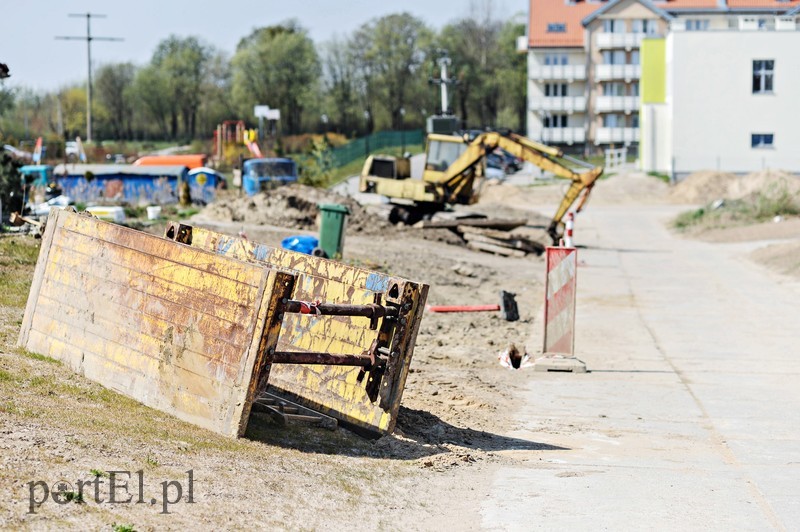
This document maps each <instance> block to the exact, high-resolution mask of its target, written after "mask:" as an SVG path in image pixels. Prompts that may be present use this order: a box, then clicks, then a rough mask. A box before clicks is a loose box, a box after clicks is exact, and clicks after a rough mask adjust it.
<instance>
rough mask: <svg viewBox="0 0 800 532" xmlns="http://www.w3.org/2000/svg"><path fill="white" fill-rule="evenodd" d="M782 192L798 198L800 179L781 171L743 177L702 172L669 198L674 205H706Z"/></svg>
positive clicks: (675, 189) (691, 177)
mask: <svg viewBox="0 0 800 532" xmlns="http://www.w3.org/2000/svg"><path fill="white" fill-rule="evenodd" d="M783 188H785V190H786V191H787V192H789V193H790V194H793V195H798V194H800V178H798V177H797V176H795V175H793V174H791V173H789V172H784V171H782V170H762V171H760V172H753V173H751V174H747V175H745V176H737V175H734V174H730V173H727V172H712V171H702V172H695V173H693V174H690V175H689V176H688V177H686V179H684V180H682V181H681V182H679V183H678V184H677V185H675V187H674V188H673V189H672V191H671V193H670V195H671V196H672V198H673V199H675V200H677V201H683V202H687V203H709V202H712V201H714V200H717V199H720V198H724V199H742V198H749V197H753V196H754V195H757V194H759V193H767V194H773V195H774V193H775V192H776V191H779V190H781V189H783Z"/></svg>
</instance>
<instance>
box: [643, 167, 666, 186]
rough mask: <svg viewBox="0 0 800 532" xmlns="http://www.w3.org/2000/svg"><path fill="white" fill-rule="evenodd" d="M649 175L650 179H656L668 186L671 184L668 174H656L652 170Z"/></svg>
mask: <svg viewBox="0 0 800 532" xmlns="http://www.w3.org/2000/svg"><path fill="white" fill-rule="evenodd" d="M647 175H649V176H650V177H655V178H656V179H658V180H660V181H663V182H664V183H666V184H670V183H671V179H670V178H669V176H668V175H667V174H662V173H661V172H654V171H652V170H651V171H650V172H647Z"/></svg>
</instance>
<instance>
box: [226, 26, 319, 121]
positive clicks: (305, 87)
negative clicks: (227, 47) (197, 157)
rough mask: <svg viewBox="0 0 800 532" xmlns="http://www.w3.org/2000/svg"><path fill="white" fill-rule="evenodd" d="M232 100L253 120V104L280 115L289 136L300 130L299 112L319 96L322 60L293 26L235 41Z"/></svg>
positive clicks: (262, 30)
mask: <svg viewBox="0 0 800 532" xmlns="http://www.w3.org/2000/svg"><path fill="white" fill-rule="evenodd" d="M231 63H232V70H233V88H232V90H233V98H234V101H235V102H236V105H237V107H238V108H239V112H240V113H242V114H243V115H244V116H251V115H252V112H253V111H252V110H253V106H254V105H269V106H270V107H272V108H275V109H279V110H280V111H281V119H282V121H283V123H284V124H285V125H286V129H287V130H288V132H289V133H298V132H300V131H301V126H302V116H303V111H304V110H305V109H306V108H309V107H311V106H312V105H313V103H314V101H315V100H316V99H318V97H319V86H318V81H319V78H320V71H321V69H320V61H319V57H318V55H317V51H316V49H315V48H314V43H313V42H312V41H311V39H310V38H309V37H308V35H307V33H306V31H305V30H304V29H303V28H301V27H300V26H299V25H298V24H297V22H295V21H289V22H285V23H283V24H281V25H278V26H269V27H265V28H258V29H256V30H254V31H253V32H252V33H251V34H250V35H248V36H247V37H245V38H244V39H242V40H241V41H240V42H239V45H238V46H237V48H236V53H235V54H234V56H233V59H232V61H231Z"/></svg>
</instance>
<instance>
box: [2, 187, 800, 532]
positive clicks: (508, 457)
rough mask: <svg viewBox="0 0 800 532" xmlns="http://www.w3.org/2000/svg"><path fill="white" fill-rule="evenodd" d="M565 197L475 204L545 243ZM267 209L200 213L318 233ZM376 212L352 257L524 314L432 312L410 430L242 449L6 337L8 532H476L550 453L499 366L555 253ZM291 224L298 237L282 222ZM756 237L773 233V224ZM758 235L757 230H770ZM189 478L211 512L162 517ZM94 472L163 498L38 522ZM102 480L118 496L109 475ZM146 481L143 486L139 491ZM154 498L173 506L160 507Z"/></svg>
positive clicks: (292, 435)
mask: <svg viewBox="0 0 800 532" xmlns="http://www.w3.org/2000/svg"><path fill="white" fill-rule="evenodd" d="M563 188H564V187H563V183H560V182H556V183H555V184H552V185H546V186H527V187H519V188H518V187H512V186H508V185H495V186H492V187H489V188H487V190H486V193H485V195H484V198H483V200H482V201H481V203H479V204H478V205H476V206H473V207H471V209H472V210H480V211H482V212H485V213H487V214H494V215H503V216H506V217H516V216H526V217H527V218H528V219H529V227H527V228H526V230H528V231H529V232H530V233H531V234H535V233H536V231H539V234H541V236H542V238H543V239H544V238H546V237H545V236H544V233H543V231H542V227H543V226H544V225H546V222H547V220H546V219H545V218H542V217H540V216H537V215H534V214H532V213H531V211H530V210H528V209H530V207H531V206H532V205H545V206H547V207H548V208H549V207H552V208H553V210H555V207H556V205H557V202H558V200H559V199H560V197H561V195H562V194H563ZM329 199H330V197H329V196H324V197H322V199H321V200H324V201H329ZM321 200H320V199H319V198H314V199H313V201H310V202H309V204H314V203H316V202H317V201H321ZM237 201H249V200H244V199H242V200H237ZM258 201H262V200H257V201H254V202H253V203H255V204H256V208H252V209H251V208H250V207H249V203H248V204H247V205H245V208H246V209H247V210H248V211H251V212H250V213H249V214H248V215H247V216H250V217H251V218H247V217H246V216H244V215H243V216H242V217H241V218H240V219H235V220H234V219H233V218H234V217H238V216H239V215H238V214H236V213H232V214H231V215H230V216H228V214H226V213H225V212H222V214H221V215H215V216H214V217H216V218H223V220H222V221H219V220H217V221H216V222H210V221H209V218H210V217H209V216H205V217H204V216H199V217H198V221H195V223H197V224H202V225H209V226H211V227H213V228H215V229H217V230H222V231H225V232H228V233H231V234H236V233H237V232H239V231H242V230H244V231H245V232H246V233H247V235H248V237H249V238H251V239H253V240H257V241H261V242H264V243H267V244H271V245H279V242H280V240H281V239H282V238H284V237H286V236H289V235H291V234H298V232H303V231H310V230H313V224H311V223H310V222H308V221H307V214H308V211H309V207H308V206H307V205H306V206H304V205H303V204H300V203H298V202H294V205H293V206H292V208H293V209H295V211H297V212H289V210H288V209H287V208H285V207H286V205H287V204H288V203H286V202H291V201H292V200H286V199H284V200H282V201H284V203H270V202H268V201H266V200H263V201H262V204H261V205H265V206H266V207H267V208H268V209H269V210H270V211H271V214H270V215H269V216H267V217H261V218H259V216H260V214H259V212H260V211H259V208H258V205H259V204H258ZM671 201H674V199H673V198H671V197H670V189H669V187H668V186H667V185H666V184H665V183H663V182H661V181H659V180H658V179H655V178H652V177H648V176H645V175H643V174H628V175H617V176H613V177H610V178H608V179H604V180H602V181H601V182H600V183H599V184H598V185H597V190H596V195H595V197H594V198H593V199H592V203H590V204H589V205H588V207H587V208H588V209H591V207H592V205H593V204H605V205H610V204H623V205H625V204H634V203H635V204H640V203H642V202H645V203H659V202H671ZM298 205H299V206H300V208H299V209H298V208H296V207H297V206H298ZM220 208H221V206H218V207H216V209H220ZM354 210H357V209H356V208H355V207H354ZM360 212H361V211H358V213H357V215H356V216H355V219H354V221H353V223H352V224H351V226H350V227H351V228H352V229H353V230H352V231H350V230H349V231H348V235H347V239H346V244H345V260H346V261H349V262H351V263H353V264H359V265H362V266H365V267H368V268H372V269H379V270H382V271H387V272H391V273H394V274H398V275H402V276H405V277H408V278H411V279H415V280H421V281H424V282H427V283H429V284H430V285H431V291H430V295H429V299H428V301H429V303H430V304H491V303H496V302H497V301H498V300H499V291H500V290H507V291H511V292H514V293H516V294H517V302H518V305H519V309H520V315H521V319H520V321H518V322H506V321H503V320H502V319H500V317H499V315H498V314H497V313H473V314H435V313H426V315H425V317H424V319H423V322H422V326H421V329H420V333H419V336H418V339H417V346H416V350H415V354H414V361H413V363H412V369H411V373H410V375H409V379H408V382H407V387H406V390H405V394H404V397H403V405H404V407H403V408H402V410H401V415H400V418H399V421H398V429H397V431H396V434H394V435H392V436H387V437H384V438H381V439H379V440H376V441H368V440H364V439H362V438H359V437H357V436H354V435H352V434H350V433H349V432H347V431H345V430H338V431H336V432H333V433H331V432H328V431H323V430H318V429H311V428H303V427H299V428H292V429H285V428H280V427H277V426H275V425H271V424H268V423H264V422H262V421H254V422H253V423H251V426H250V428H249V430H248V435H247V438H244V439H242V440H239V441H230V440H227V439H225V438H222V437H217V436H215V435H213V434H210V433H208V432H206V431H203V430H200V429H198V428H196V427H193V426H191V425H188V424H185V423H181V422H179V421H176V420H174V419H172V418H170V417H169V416H166V415H163V414H160V413H158V412H155V411H153V410H150V409H147V408H145V407H143V406H141V405H139V404H137V403H135V402H133V401H130V400H128V399H126V398H124V397H121V396H119V395H117V394H113V393H110V392H108V391H106V390H104V389H103V388H102V387H101V386H99V385H97V384H94V383H91V382H88V381H87V380H86V379H83V378H82V377H80V376H78V375H75V374H73V373H72V372H71V371H69V370H67V369H66V368H64V367H62V366H61V365H59V364H57V363H52V362H48V361H46V360H42V359H41V358H40V357H34V356H31V355H28V354H25V353H22V352H19V351H17V350H15V349H13V348H11V347H10V343H11V342H10V341H6V342H5V343H4V344H3V345H0V434H2V438H0V463H1V464H2V467H0V484H2V485H3V489H4V490H5V493H4V494H3V495H2V496H0V528H19V527H20V526H31V527H34V528H55V527H64V526H66V527H72V528H108V527H110V526H111V525H113V524H115V523H116V524H131V525H133V526H134V527H135V528H136V529H137V530H147V529H156V528H164V527H169V528H188V527H192V526H196V523H203V525H204V527H207V528H214V529H221V528H250V527H252V525H253V524H254V523H259V524H263V525H265V526H267V527H270V528H283V529H292V530H295V529H328V528H332V529H342V528H345V527H348V528H349V527H352V526H357V527H358V528H370V529H398V528H400V529H431V528H439V527H448V528H452V527H453V525H454V523H453V522H447V521H444V517H443V515H444V514H443V512H442V511H441V505H442V504H447V506H448V508H449V512H448V515H453V512H456V513H458V514H459V515H460V516H461V519H460V522H459V523H458V528H460V529H470V528H476V524H477V523H478V522H479V521H477V520H476V516H475V512H476V509H475V505H474V504H473V502H474V501H475V500H478V499H479V498H480V497H483V496H485V495H486V492H485V491H483V490H484V488H485V486H486V482H487V481H488V479H489V478H490V476H491V473H492V471H494V469H495V468H497V467H499V466H502V465H513V464H514V463H515V460H517V458H515V457H514V453H513V452H508V451H511V450H515V449H527V450H536V449H539V448H542V447H543V446H541V445H540V444H538V443H536V442H535V441H525V440H519V439H515V438H511V437H507V436H504V434H509V433H512V432H513V431H514V430H515V429H516V428H517V423H518V422H517V421H516V420H515V416H514V410H515V393H516V392H517V391H519V390H520V389H522V387H523V383H525V382H526V381H527V378H528V377H527V373H526V371H524V370H523V371H512V370H508V369H505V368H503V367H502V366H500V365H499V363H498V354H499V353H500V352H501V351H502V350H504V349H506V348H507V347H508V345H509V344H510V343H514V344H516V345H517V346H519V347H520V348H523V346H524V344H525V341H526V339H528V338H529V337H530V336H531V331H532V330H533V329H534V328H535V327H541V323H537V320H538V319H539V318H538V316H539V312H540V306H541V301H542V298H543V294H542V291H543V286H542V279H543V271H542V270H543V261H542V259H541V258H540V257H536V256H530V255H529V256H528V257H525V258H505V257H499V256H494V255H490V254H486V253H480V252H475V251H471V250H469V249H467V248H465V247H464V246H463V245H461V244H460V243H459V241H458V239H453V238H452V234H450V233H449V232H448V231H446V230H445V231H442V230H438V231H432V232H426V233H421V232H420V230H415V229H410V228H405V229H403V228H400V229H398V228H395V227H387V226H384V225H373V226H370V225H368V224H364V225H362V223H361V222H359V221H358V219H359V216H361V214H360ZM204 214H208V213H204ZM226 217H227V220H225V218H226ZM292 217H294V218H292ZM292 219H293V220H295V221H294V222H292V221H291V220H292ZM298 219H300V220H306V221H300V222H298V221H297V220H298ZM199 220H206V221H205V222H200V221H199ZM281 223H284V224H286V223H289V224H290V225H292V227H289V228H287V227H278V226H279V225H281ZM359 227H360V228H361V230H360V231H359V230H356V229H357V228H359ZM770 228H771V229H772V230H773V232H772V233H770V232H768V231H767V229H768V228H767V227H765V228H764V229H763V231H764V233H763V234H764V235H769V236H766V238H776V237H774V236H773V235H774V230H775V229H778V228H780V229H781V230H784V228H789V229H786V230H787V231H790V232H791V231H797V232H796V233H791V235H793V236H792V238H797V236H800V222H798V221H797V220H793V221H788V222H785V225H783V224H775V226H774V227H773V226H770ZM791 228H793V229H791ZM153 230H154V231H156V232H157V231H158V228H154V229H153ZM747 230H752V231H754V232H756V233H758V235H761V234H762V233H760V232H759V231H762V229H759V228H755V229H753V228H748V229H747ZM758 235H755V236H754V237H757V238H764V237H763V236H761V237H759V236H758ZM720 238H721V237H720ZM787 238H788V235H787ZM719 241H729V240H724V239H722V238H721V240H719ZM781 246H788V247H785V248H783V249H779V248H778V247H775V246H772V247H767V248H764V249H762V250H760V251H759V252H757V253H756V254H754V259H755V260H758V261H760V262H762V263H764V264H766V265H768V266H769V267H773V268H776V269H778V270H779V271H784V273H789V274H792V273H794V274H795V275H797V274H798V273H797V272H798V269H799V267H798V261H797V260H796V259H790V258H787V257H795V258H796V257H797V256H798V252H799V251H800V248H798V246H797V243H796V242H793V243H792V244H782V245H781ZM792 260H794V262H792ZM0 310H2V312H3V314H2V317H3V319H4V323H3V328H2V331H5V334H6V337H8V338H10V337H11V336H12V335H13V330H14V329H15V328H18V326H19V325H18V324H19V320H20V319H21V315H22V308H21V307H13V308H12V307H4V308H3V309H0ZM526 459H530V455H528V456H527V458H526ZM189 469H191V470H192V471H193V475H194V498H195V501H196V502H195V503H194V504H185V503H180V504H175V505H173V506H172V507H170V508H169V510H170V512H171V513H170V514H168V515H164V514H161V513H160V512H161V510H162V508H161V489H162V486H161V482H164V481H167V480H184V481H185V480H186V477H187V474H186V471H187V470H189ZM93 470H94V471H95V472H96V473H100V474H103V472H107V471H111V470H126V471H133V472H135V471H138V470H142V471H143V475H144V478H145V485H146V486H145V490H144V500H145V501H146V502H145V504H139V505H136V504H117V505H111V504H108V503H103V504H97V503H95V502H94V501H93V500H92V499H91V497H85V504H75V503H74V502H73V503H69V504H65V505H59V504H54V503H53V502H52V501H49V502H48V503H45V504H43V505H42V506H40V507H38V508H36V509H35V510H36V513H35V514H30V513H28V511H29V506H28V499H29V492H28V490H29V486H28V484H27V483H29V482H32V481H36V480H45V481H47V482H48V483H49V484H52V483H54V482H56V481H57V480H59V479H65V480H68V481H70V482H71V483H72V484H73V485H75V484H76V481H77V480H78V479H84V480H90V479H93V478H95V475H94V473H92V471H93ZM101 478H105V479H106V484H105V485H106V486H107V483H108V479H107V478H106V477H102V476H101ZM135 480H136V478H135V477H134V478H133V479H132V480H131V485H132V486H136V481H135ZM185 485H186V483H185V482H184V486H185ZM104 489H106V490H107V488H104ZM135 489H136V488H135V487H134V488H132V489H131V490H130V491H131V492H133V494H134V496H136V491H135ZM173 495H174V494H173ZM106 498H107V497H106ZM151 499H156V500H157V504H155V505H150V504H147V502H149V501H150V500H151ZM263 525H262V526H263Z"/></svg>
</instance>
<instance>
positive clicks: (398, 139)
mask: <svg viewBox="0 0 800 532" xmlns="http://www.w3.org/2000/svg"><path fill="white" fill-rule="evenodd" d="M424 139H425V133H424V131H423V130H421V129H414V130H411V131H379V132H378V133H373V134H372V135H367V136H366V137H361V138H357V139H354V140H351V141H350V142H348V143H347V144H345V145H344V146H339V147H338V148H334V149H333V150H331V151H332V152H333V153H332V155H333V161H334V165H335V166H336V167H337V168H338V167H340V166H344V165H346V164H347V163H350V162H352V161H355V160H356V159H358V158H359V157H365V156H366V155H369V154H370V153H376V152H379V151H380V150H383V149H386V148H401V149H402V147H403V146H411V145H414V144H422V143H423V141H424Z"/></svg>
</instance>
